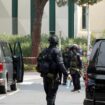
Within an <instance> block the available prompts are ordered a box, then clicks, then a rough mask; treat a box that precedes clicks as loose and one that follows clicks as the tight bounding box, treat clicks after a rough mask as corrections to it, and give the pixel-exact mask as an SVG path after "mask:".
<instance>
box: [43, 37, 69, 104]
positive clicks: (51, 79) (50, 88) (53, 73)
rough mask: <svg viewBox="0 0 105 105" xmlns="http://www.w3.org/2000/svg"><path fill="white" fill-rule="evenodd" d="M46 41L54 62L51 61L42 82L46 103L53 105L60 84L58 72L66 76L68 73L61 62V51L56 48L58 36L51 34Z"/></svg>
mask: <svg viewBox="0 0 105 105" xmlns="http://www.w3.org/2000/svg"><path fill="white" fill-rule="evenodd" d="M48 41H49V47H48V49H49V50H50V53H51V56H52V60H53V62H55V63H53V62H51V63H52V66H51V68H50V72H49V73H48V74H47V76H45V77H43V83H44V90H45V93H46V101H47V105H55V98H56V93H57V90H58V86H59V84H60V74H61V73H63V74H64V75H66V76H67V75H68V74H67V70H66V68H65V66H64V63H63V58H62V54H61V51H60V50H59V49H58V48H57V44H58V37H57V36H56V35H51V36H50V37H49V40H48Z"/></svg>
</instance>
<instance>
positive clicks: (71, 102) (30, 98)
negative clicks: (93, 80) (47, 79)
mask: <svg viewBox="0 0 105 105" xmlns="http://www.w3.org/2000/svg"><path fill="white" fill-rule="evenodd" d="M17 86H18V89H17V91H14V92H8V93H7V94H0V105H46V98H45V93H44V90H43V83H42V78H41V77H40V76H39V74H38V73H35V72H30V73H25V76H24V82H23V83H21V84H18V85H17ZM81 87H82V89H81V91H80V93H78V92H71V89H72V88H73V85H71V86H70V88H67V87H66V86H63V85H60V87H59V90H58V93H57V97H56V105H83V100H84V97H85V91H84V82H83V80H81Z"/></svg>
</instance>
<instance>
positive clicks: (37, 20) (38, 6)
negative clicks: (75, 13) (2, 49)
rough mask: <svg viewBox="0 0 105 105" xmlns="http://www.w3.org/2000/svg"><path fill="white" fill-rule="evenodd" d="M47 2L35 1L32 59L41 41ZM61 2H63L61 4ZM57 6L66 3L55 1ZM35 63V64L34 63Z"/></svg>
mask: <svg viewBox="0 0 105 105" xmlns="http://www.w3.org/2000/svg"><path fill="white" fill-rule="evenodd" d="M47 1H48V0H35V2H34V5H35V10H34V11H35V16H34V23H33V27H32V57H37V56H38V53H39V48H40V39H41V23H42V16H43V11H44V7H45V5H46V3H47ZM62 1H63V2H62ZM72 1H73V2H74V3H77V4H79V5H83V4H91V5H92V4H94V3H97V2H99V1H101V0H72ZM56 2H57V4H58V6H63V5H65V4H66V3H67V2H66V0H56ZM34 63H35V62H34Z"/></svg>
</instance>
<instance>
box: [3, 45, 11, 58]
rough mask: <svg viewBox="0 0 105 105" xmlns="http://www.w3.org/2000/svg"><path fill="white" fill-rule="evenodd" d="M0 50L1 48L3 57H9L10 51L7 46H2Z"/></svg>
mask: <svg viewBox="0 0 105 105" xmlns="http://www.w3.org/2000/svg"><path fill="white" fill-rule="evenodd" d="M2 48H3V52H4V55H5V57H11V51H10V48H9V45H8V44H3V45H2Z"/></svg>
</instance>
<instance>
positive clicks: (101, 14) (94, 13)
mask: <svg viewBox="0 0 105 105" xmlns="http://www.w3.org/2000/svg"><path fill="white" fill-rule="evenodd" d="M90 29H91V31H93V32H98V33H99V32H102V31H103V30H105V0H103V1H101V2H99V3H97V4H94V5H93V6H90Z"/></svg>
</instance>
